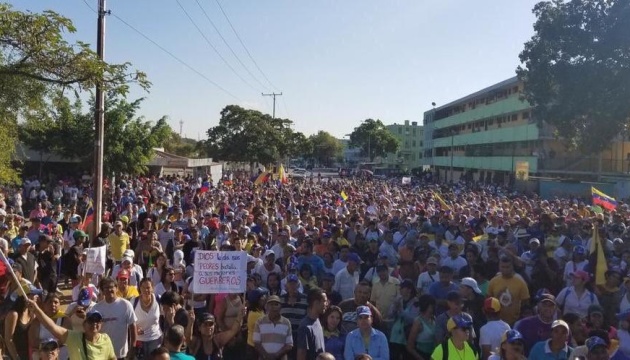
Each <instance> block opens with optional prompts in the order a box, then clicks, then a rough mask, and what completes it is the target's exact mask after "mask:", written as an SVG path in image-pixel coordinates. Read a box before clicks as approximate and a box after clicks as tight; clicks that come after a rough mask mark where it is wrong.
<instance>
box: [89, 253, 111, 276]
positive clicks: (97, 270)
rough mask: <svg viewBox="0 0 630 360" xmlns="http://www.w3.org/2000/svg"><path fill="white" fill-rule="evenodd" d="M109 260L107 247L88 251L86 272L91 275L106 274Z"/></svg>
mask: <svg viewBox="0 0 630 360" xmlns="http://www.w3.org/2000/svg"><path fill="white" fill-rule="evenodd" d="M106 260H107V248H106V247H105V246H99V247H93V248H89V249H87V259H86V261H85V272H86V273H90V274H97V275H103V274H105V261H106Z"/></svg>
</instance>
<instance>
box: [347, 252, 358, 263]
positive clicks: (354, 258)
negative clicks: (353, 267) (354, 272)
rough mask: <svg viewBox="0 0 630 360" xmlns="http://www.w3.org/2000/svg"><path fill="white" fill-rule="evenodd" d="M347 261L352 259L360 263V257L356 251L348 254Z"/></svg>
mask: <svg viewBox="0 0 630 360" xmlns="http://www.w3.org/2000/svg"><path fill="white" fill-rule="evenodd" d="M348 261H354V262H355V263H357V264H360V263H361V258H360V257H359V255H357V254H356V253H350V254H348Z"/></svg>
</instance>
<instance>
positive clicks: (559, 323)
mask: <svg viewBox="0 0 630 360" xmlns="http://www.w3.org/2000/svg"><path fill="white" fill-rule="evenodd" d="M558 326H562V327H563V328H565V329H567V332H570V330H569V324H567V322H566V321H564V320H554V322H552V323H551V328H552V329H554V328H556V327H558Z"/></svg>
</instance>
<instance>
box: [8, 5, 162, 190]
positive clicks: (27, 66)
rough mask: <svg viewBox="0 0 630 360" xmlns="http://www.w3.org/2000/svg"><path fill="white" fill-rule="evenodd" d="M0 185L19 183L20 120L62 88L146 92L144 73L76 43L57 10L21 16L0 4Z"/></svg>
mask: <svg viewBox="0 0 630 360" xmlns="http://www.w3.org/2000/svg"><path fill="white" fill-rule="evenodd" d="M0 14H1V15H2V21H0V127H1V128H2V131H0V143H1V144H2V147H3V149H2V150H3V151H0V182H3V183H4V182H18V181H19V172H18V171H17V170H16V169H15V167H14V166H13V165H12V163H11V160H12V157H13V154H14V153H15V142H16V140H17V136H18V122H17V119H18V118H22V117H27V116H28V115H29V114H31V113H33V112H37V111H42V110H44V109H45V108H46V107H48V106H50V103H51V99H52V98H54V97H56V96H57V93H58V91H60V90H62V91H63V90H73V91H75V92H78V91H81V90H85V89H91V88H92V87H94V86H95V85H96V84H97V83H99V82H101V83H102V84H103V86H104V87H105V88H107V89H110V90H111V91H115V92H117V93H119V94H126V93H127V92H128V90H129V84H130V83H137V84H139V85H140V86H142V87H144V88H147V87H148V86H149V82H148V81H147V79H146V76H145V74H143V73H141V72H135V71H132V70H131V65H130V64H129V63H123V64H114V65H112V64H107V63H106V62H104V61H102V60H100V59H99V58H98V56H97V54H96V53H95V52H94V51H92V50H91V49H90V48H89V45H88V44H85V43H82V42H76V43H73V44H70V43H68V42H67V41H66V40H64V34H66V33H74V32H76V29H75V27H74V25H73V24H72V22H71V21H70V20H69V19H67V18H65V17H63V16H61V15H59V14H57V13H55V12H52V11H45V12H43V13H42V14H35V13H31V12H21V11H15V10H13V9H12V7H11V5H8V4H5V3H0Z"/></svg>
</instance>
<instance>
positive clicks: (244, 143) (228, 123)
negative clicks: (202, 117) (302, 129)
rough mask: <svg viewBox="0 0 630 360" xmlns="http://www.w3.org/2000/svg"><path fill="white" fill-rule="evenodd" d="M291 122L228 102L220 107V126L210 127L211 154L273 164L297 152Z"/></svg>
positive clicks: (216, 156)
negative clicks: (292, 137)
mask: <svg viewBox="0 0 630 360" xmlns="http://www.w3.org/2000/svg"><path fill="white" fill-rule="evenodd" d="M291 124H292V122H291V121H290V120H287V119H279V118H275V119H274V118H272V117H271V115H269V114H263V113H261V112H260V111H256V110H247V109H244V108H242V107H240V106H238V105H228V106H226V107H225V108H224V109H223V110H221V119H220V120H219V125H217V126H214V127H212V128H210V129H208V140H207V141H206V147H207V150H208V155H209V156H211V157H212V158H215V159H220V160H226V161H236V162H247V163H254V162H257V163H260V164H265V165H268V164H273V163H275V162H277V161H279V160H281V159H283V158H284V157H286V156H289V155H290V154H291V153H292V151H294V150H293V149H294V148H293V147H292V146H291V142H290V139H291V136H292V132H291V130H290V125H291Z"/></svg>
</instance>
